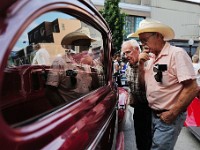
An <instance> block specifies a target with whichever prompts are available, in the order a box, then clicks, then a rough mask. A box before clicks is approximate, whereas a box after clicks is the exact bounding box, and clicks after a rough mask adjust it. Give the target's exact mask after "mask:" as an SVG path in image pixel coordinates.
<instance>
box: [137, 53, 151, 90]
mask: <svg viewBox="0 0 200 150" xmlns="http://www.w3.org/2000/svg"><path fill="white" fill-rule="evenodd" d="M138 59H139V68H138V69H139V83H140V87H141V88H142V89H145V79H144V74H145V70H144V66H145V62H146V61H147V60H149V54H148V53H147V52H145V51H143V52H142V53H140V54H139V58H138Z"/></svg>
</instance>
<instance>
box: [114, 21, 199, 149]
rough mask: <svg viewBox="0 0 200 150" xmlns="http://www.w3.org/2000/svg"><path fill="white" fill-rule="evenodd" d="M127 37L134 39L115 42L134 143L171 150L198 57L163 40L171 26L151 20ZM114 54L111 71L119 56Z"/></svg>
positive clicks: (195, 80)
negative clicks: (121, 60) (123, 63)
mask: <svg viewBox="0 0 200 150" xmlns="http://www.w3.org/2000/svg"><path fill="white" fill-rule="evenodd" d="M129 37H134V38H135V37H137V38H139V41H140V45H139V43H138V42H137V41H136V40H133V39H131V40H128V41H124V42H123V44H122V46H121V51H122V52H123V54H124V56H125V58H126V60H127V64H126V69H125V74H126V78H127V83H128V86H129V89H130V90H129V99H130V100H129V102H130V106H132V107H134V114H133V120H134V127H135V136H136V145H137V148H138V150H150V149H151V150H173V149H174V146H175V144H176V141H177V138H178V135H179V134H180V131H181V129H182V127H183V125H184V121H185V119H186V110H187V107H188V106H189V104H190V103H191V102H192V100H193V99H194V98H195V97H196V96H197V94H198V93H199V85H200V63H199V57H198V55H193V57H192V59H191V58H190V56H189V55H188V54H187V52H186V50H184V49H183V48H180V47H176V46H172V45H171V44H170V43H169V42H168V41H169V40H172V39H173V38H174V37H175V33H174V30H173V29H172V28H171V27H169V26H168V25H165V24H163V23H161V22H159V21H157V20H152V19H144V20H143V21H141V23H140V25H139V28H138V29H137V30H136V32H135V33H131V34H130V35H129ZM141 48H142V50H141ZM114 58H115V59H114V62H113V66H114V69H113V70H114V72H113V73H114V74H116V72H119V71H117V70H120V64H119V56H118V57H114ZM121 68H122V67H121ZM117 83H118V79H117ZM118 85H119V86H120V83H118Z"/></svg>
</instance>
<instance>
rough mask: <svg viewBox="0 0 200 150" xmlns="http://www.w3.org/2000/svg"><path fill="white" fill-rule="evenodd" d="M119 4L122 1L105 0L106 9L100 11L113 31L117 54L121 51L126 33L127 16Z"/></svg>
mask: <svg viewBox="0 0 200 150" xmlns="http://www.w3.org/2000/svg"><path fill="white" fill-rule="evenodd" d="M119 2H120V0H105V2H104V8H103V9H102V10H100V13H101V14H102V16H103V17H104V18H105V20H106V21H107V23H108V25H109V27H110V29H111V32H112V39H113V45H114V47H115V52H118V51H120V50H121V44H122V42H123V36H124V33H125V31H124V24H125V16H126V15H125V13H121V12H120V8H119Z"/></svg>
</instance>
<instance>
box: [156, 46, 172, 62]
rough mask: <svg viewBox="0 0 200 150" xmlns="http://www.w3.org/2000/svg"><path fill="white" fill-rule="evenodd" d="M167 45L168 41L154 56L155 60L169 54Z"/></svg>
mask: <svg viewBox="0 0 200 150" xmlns="http://www.w3.org/2000/svg"><path fill="white" fill-rule="evenodd" d="M169 47H170V44H169V43H168V42H166V43H165V45H164V47H163V48H162V50H161V52H160V54H159V55H158V57H157V58H156V60H158V59H159V58H160V57H162V56H166V55H168V54H169V49H170V48H169Z"/></svg>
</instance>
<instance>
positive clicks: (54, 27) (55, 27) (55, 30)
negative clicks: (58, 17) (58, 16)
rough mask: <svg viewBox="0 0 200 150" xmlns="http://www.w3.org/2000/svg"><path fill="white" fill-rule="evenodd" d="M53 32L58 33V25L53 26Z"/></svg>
mask: <svg viewBox="0 0 200 150" xmlns="http://www.w3.org/2000/svg"><path fill="white" fill-rule="evenodd" d="M53 31H54V32H59V26H58V24H54V26H53Z"/></svg>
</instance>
